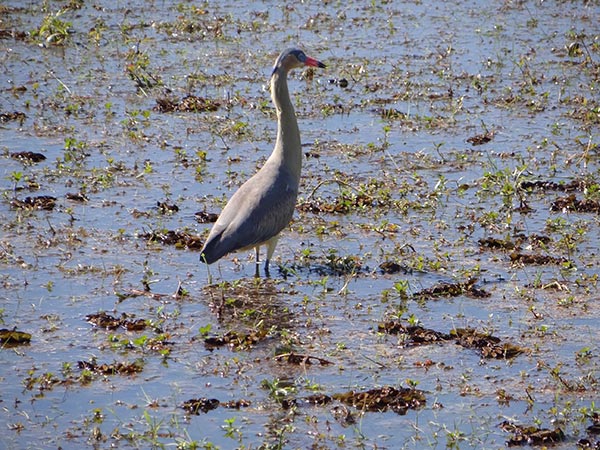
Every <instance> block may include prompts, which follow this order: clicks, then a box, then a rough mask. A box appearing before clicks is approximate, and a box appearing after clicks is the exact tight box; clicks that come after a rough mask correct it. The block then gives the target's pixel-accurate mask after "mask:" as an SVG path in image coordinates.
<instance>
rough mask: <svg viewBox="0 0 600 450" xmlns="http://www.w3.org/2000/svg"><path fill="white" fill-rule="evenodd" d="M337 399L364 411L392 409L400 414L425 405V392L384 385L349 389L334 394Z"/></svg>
mask: <svg viewBox="0 0 600 450" xmlns="http://www.w3.org/2000/svg"><path fill="white" fill-rule="evenodd" d="M332 397H333V398H334V399H335V400H338V401H341V402H342V403H345V404H347V405H350V406H353V407H355V408H358V409H360V410H363V411H377V412H384V411H388V410H392V411H394V412H396V413H398V414H400V415H404V414H406V412H407V411H408V410H409V409H418V408H422V407H423V406H425V402H426V400H425V393H424V392H423V391H421V390H419V389H410V388H402V387H401V388H399V389H397V388H395V387H393V386H384V387H381V388H375V389H370V390H368V391H363V392H356V391H353V390H352V391H348V392H345V393H342V394H333V396H332Z"/></svg>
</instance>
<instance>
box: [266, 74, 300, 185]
mask: <svg viewBox="0 0 600 450" xmlns="http://www.w3.org/2000/svg"><path fill="white" fill-rule="evenodd" d="M271 98H272V99H273V103H274V104H275V108H276V109H277V141H276V142H275V148H274V150H273V154H272V155H271V158H277V159H279V160H280V162H281V164H283V165H285V166H286V167H287V168H288V169H290V171H291V173H292V174H293V175H294V176H295V177H297V179H298V180H300V171H301V167H302V146H301V143H300V130H299V129H298V122H297V121H296V113H295V112H294V107H293V105H292V102H291V100H290V94H289V91H288V86H287V73H285V72H284V71H283V70H281V69H280V70H276V71H275V72H274V73H273V75H272V77H271Z"/></svg>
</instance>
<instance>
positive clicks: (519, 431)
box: [500, 421, 566, 447]
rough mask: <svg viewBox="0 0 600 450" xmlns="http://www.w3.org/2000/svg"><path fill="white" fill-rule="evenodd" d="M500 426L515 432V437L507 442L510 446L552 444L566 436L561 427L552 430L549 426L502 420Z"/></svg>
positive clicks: (509, 431)
mask: <svg viewBox="0 0 600 450" xmlns="http://www.w3.org/2000/svg"><path fill="white" fill-rule="evenodd" d="M500 428H501V429H502V430H503V431H506V432H508V433H512V434H513V437H512V438H510V439H509V440H508V441H507V442H506V445H507V446H508V447H518V446H524V445H531V446H547V445H550V446H552V445H554V444H557V443H559V442H562V441H564V440H565V438H566V436H565V434H564V432H563V431H562V430H561V429H560V428H555V429H553V430H550V429H547V428H538V427H536V426H534V425H531V426H526V425H518V424H514V423H511V422H509V421H504V422H502V423H501V424H500Z"/></svg>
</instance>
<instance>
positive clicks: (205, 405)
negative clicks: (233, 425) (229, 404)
mask: <svg viewBox="0 0 600 450" xmlns="http://www.w3.org/2000/svg"><path fill="white" fill-rule="evenodd" d="M219 405H220V402H219V400H217V399H216V398H206V397H201V398H192V399H190V400H187V401H185V402H183V405H181V407H182V408H183V409H185V410H186V411H187V412H188V413H190V414H195V415H200V413H201V412H203V413H207V412H209V411H212V410H213V409H217V408H218V407H219Z"/></svg>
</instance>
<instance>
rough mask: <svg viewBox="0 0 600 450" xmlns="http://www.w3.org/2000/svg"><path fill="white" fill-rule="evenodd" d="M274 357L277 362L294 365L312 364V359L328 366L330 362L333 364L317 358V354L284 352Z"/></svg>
mask: <svg viewBox="0 0 600 450" xmlns="http://www.w3.org/2000/svg"><path fill="white" fill-rule="evenodd" d="M275 359H276V360H277V361H279V362H287V363H288V364H296V365H300V364H302V365H311V364H314V363H313V361H315V362H317V363H319V364H320V365H322V366H328V365H330V364H333V363H332V362H331V361H328V360H326V359H323V358H319V357H317V356H311V355H301V354H298V353H284V354H281V355H277V356H276V357H275Z"/></svg>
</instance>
